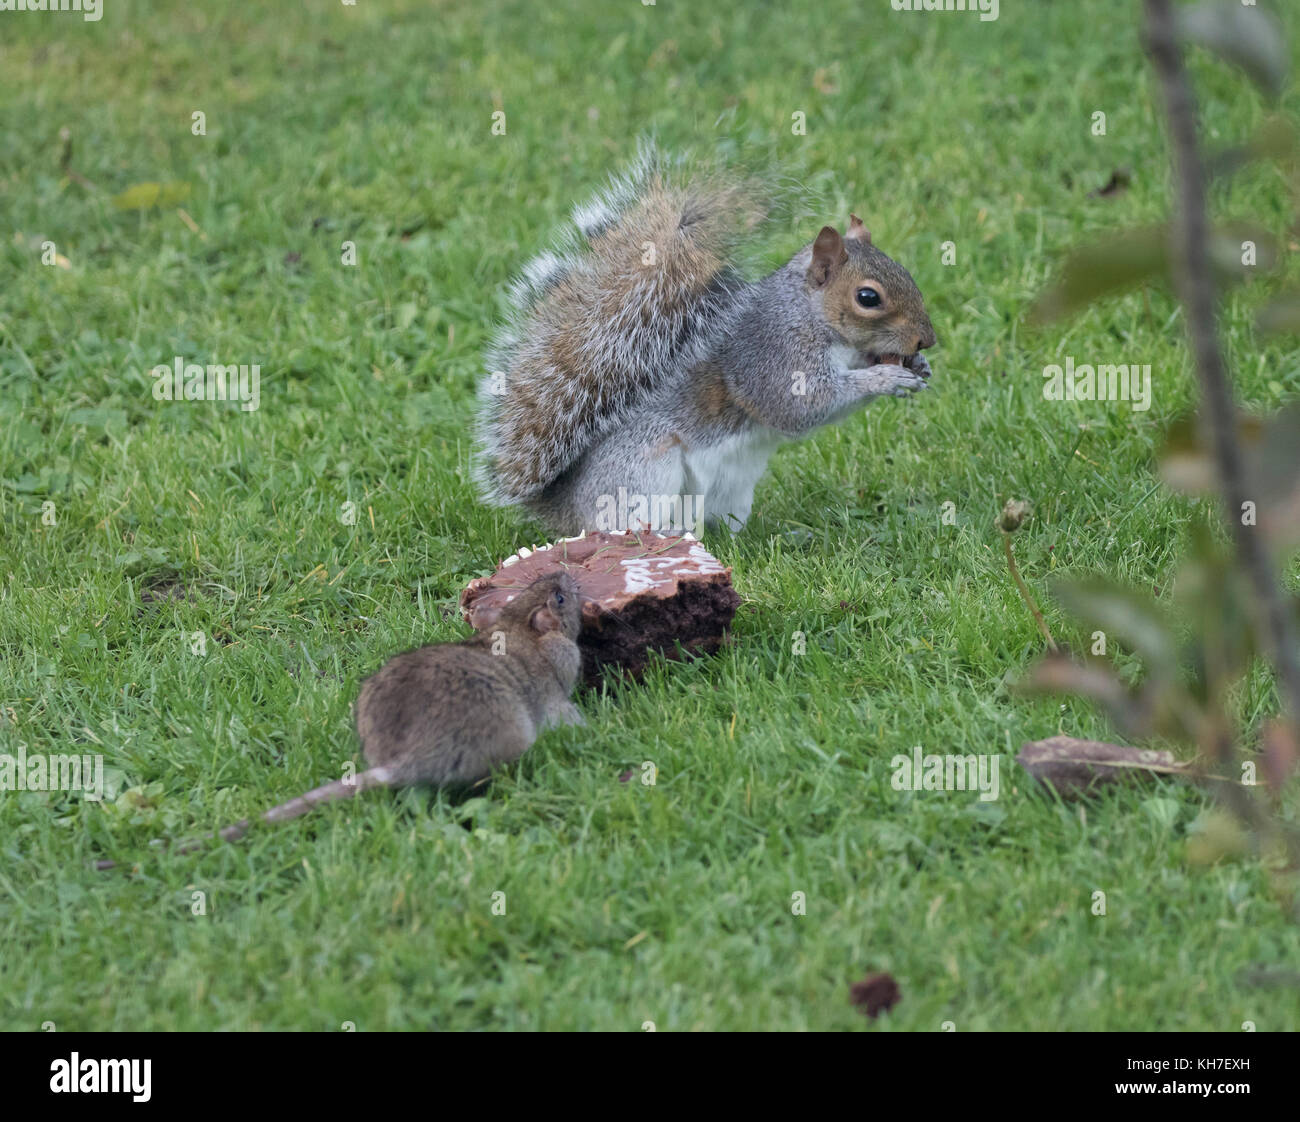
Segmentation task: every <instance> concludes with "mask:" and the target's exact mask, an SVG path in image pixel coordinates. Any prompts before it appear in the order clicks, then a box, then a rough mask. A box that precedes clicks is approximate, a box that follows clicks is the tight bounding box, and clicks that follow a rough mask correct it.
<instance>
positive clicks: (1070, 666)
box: [1013, 654, 1155, 738]
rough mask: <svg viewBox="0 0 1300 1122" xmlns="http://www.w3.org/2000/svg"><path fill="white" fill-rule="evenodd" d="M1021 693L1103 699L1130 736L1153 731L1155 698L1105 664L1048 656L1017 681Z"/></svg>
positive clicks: (1109, 711)
mask: <svg viewBox="0 0 1300 1122" xmlns="http://www.w3.org/2000/svg"><path fill="white" fill-rule="evenodd" d="M1013 688H1014V689H1016V690H1017V691H1019V692H1021V693H1054V694H1069V695H1071V696H1074V697H1083V698H1087V699H1089V700H1090V701H1096V702H1100V703H1101V704H1102V705H1104V706H1105V707H1106V710H1107V712H1108V713H1109V714H1110V717H1111V720H1113V721H1114V722H1115V724H1116V725H1118V726H1119V728H1120V729H1121V730H1122V731H1123V732H1124V734H1125V735H1126V736H1132V737H1135V738H1136V737H1139V736H1147V735H1150V733H1151V732H1152V731H1153V727H1154V726H1153V709H1154V708H1155V706H1154V702H1153V699H1152V697H1151V696H1150V695H1149V694H1146V693H1137V692H1135V691H1133V690H1131V689H1129V687H1128V686H1126V685H1125V684H1124V683H1123V682H1121V681H1120V680H1119V678H1118V677H1117V676H1116V674H1115V672H1114V671H1113V670H1112V669H1111V668H1110V667H1109V666H1105V665H1102V664H1087V665H1085V664H1084V663H1080V662H1075V661H1074V660H1073V659H1071V658H1069V657H1068V656H1067V655H1063V654H1055V655H1046V656H1045V657H1043V658H1042V659H1040V660H1039V661H1038V662H1036V663H1034V665H1033V666H1031V667H1030V668H1029V669H1028V670H1027V671H1026V672H1025V673H1024V674H1023V675H1021V677H1020V678H1019V679H1018V680H1017V681H1016V682H1015V683H1014V687H1013Z"/></svg>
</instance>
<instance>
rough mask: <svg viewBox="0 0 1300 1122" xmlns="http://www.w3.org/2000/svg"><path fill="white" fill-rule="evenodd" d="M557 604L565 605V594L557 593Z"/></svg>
mask: <svg viewBox="0 0 1300 1122" xmlns="http://www.w3.org/2000/svg"><path fill="white" fill-rule="evenodd" d="M555 602H556V603H557V604H563V603H564V593H563V592H557V593H556V594H555Z"/></svg>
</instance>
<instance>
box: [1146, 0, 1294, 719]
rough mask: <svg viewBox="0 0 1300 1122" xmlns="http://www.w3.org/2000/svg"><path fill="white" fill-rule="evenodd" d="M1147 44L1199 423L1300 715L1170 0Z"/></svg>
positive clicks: (1151, 17) (1154, 12) (1261, 624)
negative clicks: (1239, 406) (1253, 487)
mask: <svg viewBox="0 0 1300 1122" xmlns="http://www.w3.org/2000/svg"><path fill="white" fill-rule="evenodd" d="M1146 15H1147V28H1146V49H1147V53H1148V54H1149V55H1150V56H1151V61H1152V63H1153V65H1154V67H1155V71H1156V74H1157V76H1158V77H1159V79H1160V86H1161V90H1162V92H1163V95H1164V102H1165V114H1166V116H1167V118H1168V121H1169V139H1170V145H1171V148H1172V150H1173V164H1174V180H1175V190H1176V213H1175V220H1174V221H1173V222H1172V223H1171V226H1170V229H1171V234H1172V239H1171V240H1172V244H1171V246H1170V249H1171V260H1172V263H1173V265H1174V278H1175V283H1176V284H1177V286H1178V294H1179V298H1180V299H1181V301H1182V304H1183V308H1184V310H1185V314H1186V319H1187V332H1188V336H1189V339H1190V342H1191V349H1192V357H1193V359H1194V361H1195V366H1196V374H1197V377H1198V378H1199V379H1200V383H1201V398H1202V408H1201V410H1200V423H1201V425H1202V426H1203V427H1204V429H1205V430H1206V431H1207V432H1208V435H1209V437H1210V445H1211V447H1212V449H1213V451H1214V459H1215V463H1216V464H1217V466H1218V473H1219V483H1220V486H1221V487H1222V491H1223V501H1224V505H1225V507H1226V513H1227V518H1228V523H1229V525H1230V526H1232V532H1233V537H1234V539H1235V541H1236V546H1237V555H1238V557H1239V558H1240V559H1241V565H1242V568H1243V569H1245V571H1246V574H1247V576H1248V578H1249V580H1250V582H1251V585H1252V587H1253V589H1254V594H1255V595H1254V599H1255V613H1256V628H1257V631H1258V633H1259V635H1260V638H1261V640H1262V642H1261V645H1262V646H1263V647H1264V649H1265V650H1266V651H1267V652H1268V653H1269V654H1270V656H1271V657H1272V661H1273V666H1274V668H1275V669H1276V671H1277V677H1278V692H1279V694H1280V695H1281V701H1282V710H1283V712H1284V713H1286V714H1288V715H1289V716H1290V717H1291V718H1292V719H1293V720H1294V719H1295V718H1297V717H1300V661H1297V653H1296V637H1295V631H1294V628H1293V627H1292V624H1291V617H1290V615H1289V613H1288V612H1287V609H1286V606H1285V604H1284V602H1283V600H1282V597H1281V594H1280V593H1279V590H1278V586H1277V582H1276V581H1275V580H1274V575H1273V566H1272V564H1271V562H1270V559H1269V556H1268V551H1267V549H1266V548H1265V543H1264V541H1263V539H1262V537H1261V536H1260V534H1259V532H1258V531H1257V530H1256V529H1255V528H1254V527H1252V526H1247V525H1245V524H1244V523H1243V522H1242V517H1241V513H1242V505H1243V504H1244V503H1245V502H1247V501H1248V500H1249V498H1250V496H1249V495H1247V493H1246V482H1245V478H1244V472H1243V468H1242V456H1241V449H1240V447H1239V446H1238V444H1237V433H1236V425H1237V411H1236V406H1235V404H1234V402H1233V400H1232V390H1231V387H1230V385H1229V381H1228V373H1227V368H1226V365H1225V363H1224V360H1223V351H1222V349H1221V348H1220V345H1219V334H1218V325H1217V296H1216V292H1215V282H1214V274H1213V272H1212V269H1211V265H1210V250H1209V246H1210V225H1209V219H1208V218H1207V214H1206V175H1205V167H1204V165H1203V163H1202V161H1201V156H1200V151H1199V148H1198V145H1197V139H1196V106H1195V103H1194V101H1193V98H1192V91H1191V86H1190V85H1189V84H1188V81H1187V72H1186V70H1185V69H1184V67H1183V59H1182V52H1181V50H1180V48H1179V43H1178V37H1177V32H1176V29H1175V22H1174V13H1173V7H1172V5H1171V4H1170V0H1146Z"/></svg>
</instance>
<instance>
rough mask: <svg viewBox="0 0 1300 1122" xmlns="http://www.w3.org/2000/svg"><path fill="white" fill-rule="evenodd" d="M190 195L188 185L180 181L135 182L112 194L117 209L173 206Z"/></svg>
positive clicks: (146, 208)
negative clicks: (118, 192)
mask: <svg viewBox="0 0 1300 1122" xmlns="http://www.w3.org/2000/svg"><path fill="white" fill-rule="evenodd" d="M189 196H190V185H189V184H188V183H181V182H176V181H172V182H168V183H135V184H132V185H131V186H130V187H128V188H127V189H126V190H125V191H123V192H122V193H121V194H120V195H114V196H113V205H114V206H115V207H117V209H118V210H148V209H149V208H150V207H154V206H175V205H176V204H177V203H180V202H184V201H185V200H186V199H188V198H189Z"/></svg>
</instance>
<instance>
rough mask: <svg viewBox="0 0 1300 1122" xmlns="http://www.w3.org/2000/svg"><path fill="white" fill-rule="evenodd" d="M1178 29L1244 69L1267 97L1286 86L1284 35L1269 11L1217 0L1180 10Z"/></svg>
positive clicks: (1191, 40)
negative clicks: (1216, 1)
mask: <svg viewBox="0 0 1300 1122" xmlns="http://www.w3.org/2000/svg"><path fill="white" fill-rule="evenodd" d="M1178 28H1179V31H1180V32H1181V34H1182V36H1183V38H1184V39H1186V40H1188V41H1189V42H1192V43H1198V44H1200V45H1201V46H1202V47H1207V48H1208V49H1209V50H1211V51H1213V52H1214V53H1215V54H1217V55H1218V56H1219V57H1220V58H1222V59H1225V60H1226V61H1228V62H1230V63H1232V64H1233V65H1235V66H1238V67H1240V68H1241V69H1242V70H1244V71H1245V72H1246V74H1248V75H1249V76H1250V79H1251V81H1253V82H1254V83H1255V84H1256V85H1257V86H1259V88H1260V89H1262V90H1263V91H1264V92H1265V93H1266V94H1268V96H1269V97H1273V98H1276V97H1277V96H1278V94H1280V93H1281V92H1282V87H1283V86H1285V85H1286V76H1287V69H1288V65H1289V60H1288V58H1287V47H1286V34H1285V32H1284V31H1283V30H1282V26H1281V24H1279V23H1278V21H1277V19H1276V18H1275V17H1274V16H1273V15H1272V14H1271V13H1269V12H1265V11H1263V10H1262V9H1260V8H1258V7H1256V6H1254V5H1245V4H1243V3H1241V2H1240V0H1221V2H1218V3H1209V4H1198V5H1197V6H1196V7H1194V8H1183V9H1181V10H1180V11H1179V12H1178Z"/></svg>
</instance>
